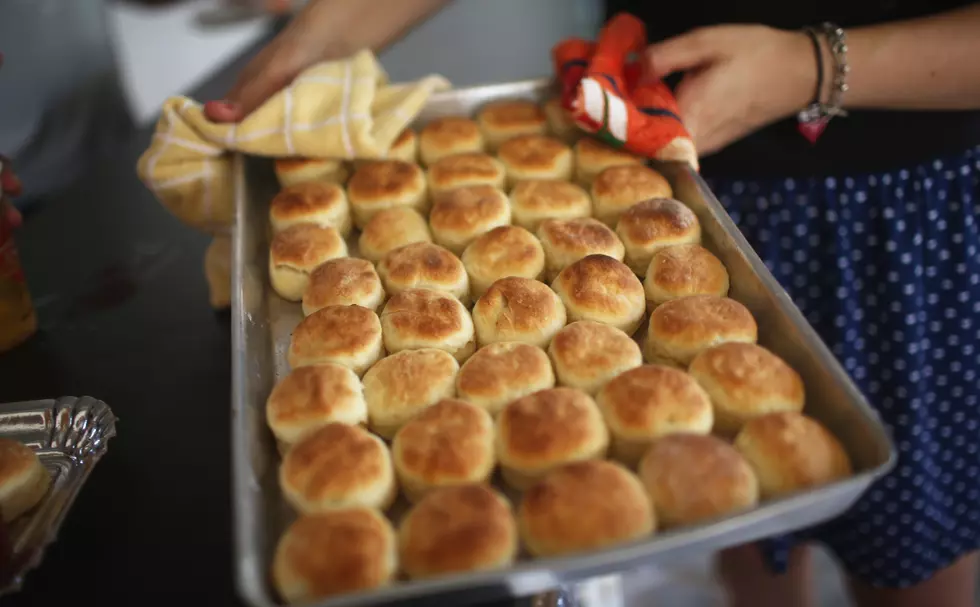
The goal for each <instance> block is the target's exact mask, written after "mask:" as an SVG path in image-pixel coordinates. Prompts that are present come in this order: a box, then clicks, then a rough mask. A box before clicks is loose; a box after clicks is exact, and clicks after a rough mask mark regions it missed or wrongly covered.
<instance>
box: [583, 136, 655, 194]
mask: <svg viewBox="0 0 980 607" xmlns="http://www.w3.org/2000/svg"><path fill="white" fill-rule="evenodd" d="M574 151H575V181H576V182H577V183H578V184H579V185H580V186H582V187H584V188H590V187H592V182H593V181H594V180H595V177H596V175H598V174H599V173H601V172H602V171H603V169H608V168H609V167H614V166H621V165H642V164H643V159H642V158H640V157H639V156H634V155H633V154H630V153H629V152H627V151H626V150H620V149H616V148H612V147H609V146H608V145H606V144H604V143H599V142H598V141H596V140H595V139H592V138H591V137H582V138H581V139H579V140H578V142H576V143H575V148H574Z"/></svg>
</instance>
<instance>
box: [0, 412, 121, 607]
mask: <svg viewBox="0 0 980 607" xmlns="http://www.w3.org/2000/svg"><path fill="white" fill-rule="evenodd" d="M115 435H116V418H115V416H113V414H112V411H111V410H110V409H109V407H108V405H106V404H105V403H104V402H102V401H100V400H95V399H94V398H91V397H88V396H83V397H81V398H75V397H73V396H67V397H64V398H59V399H58V400H34V401H25V402H19V403H8V404H3V405H0V437H3V438H10V439H13V440H16V441H19V442H21V443H24V444H25V445H27V446H28V447H30V448H31V449H34V450H35V451H36V452H37V455H38V457H39V458H40V459H41V463H42V464H44V467H45V468H46V469H47V470H48V473H50V474H51V488H50V489H49V490H48V493H47V494H46V495H45V496H44V498H42V500H41V502H40V503H39V504H38V505H37V506H35V507H34V508H33V509H32V510H31V511H30V512H28V513H27V514H25V515H24V516H21V517H19V518H18V519H17V520H15V521H13V522H12V523H11V524H10V543H11V548H12V559H11V562H12V564H13V568H12V571H11V572H10V575H11V577H10V578H9V579H5V580H4V585H3V587H2V588H0V595H3V594H7V593H10V592H15V591H17V590H19V589H20V587H21V584H22V583H23V581H24V576H25V575H26V574H27V572H28V571H30V570H31V569H34V568H35V567H37V566H38V565H39V564H40V563H41V559H42V558H43V556H44V549H45V548H46V547H47V546H48V544H50V543H51V542H53V541H54V540H55V538H56V537H57V536H58V529H59V528H60V527H61V522H62V521H63V520H64V519H65V515H67V514H68V510H69V509H70V508H71V505H72V503H73V502H74V501H75V498H76V497H77V496H78V492H79V491H81V489H82V485H84V484H85V480H86V479H88V475H89V473H91V472H92V468H94V467H95V464H97V463H98V461H99V459H100V458H101V457H102V455H103V454H104V453H105V451H106V448H107V446H108V442H109V439H110V438H112V437H113V436H115Z"/></svg>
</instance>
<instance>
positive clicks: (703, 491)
mask: <svg viewBox="0 0 980 607" xmlns="http://www.w3.org/2000/svg"><path fill="white" fill-rule="evenodd" d="M639 476H640V481H641V482H642V483H643V486H644V487H645V488H646V491H647V495H649V496H650V501H651V502H652V503H653V509H654V511H655V513H656V516H657V522H658V523H660V526H661V527H662V528H664V529H669V528H672V527H681V526H684V525H694V524H697V523H701V522H704V521H708V520H711V519H715V518H718V517H721V516H725V515H728V514H733V513H735V512H741V511H743V510H748V509H749V508H752V507H753V506H755V505H756V503H757V502H758V501H759V481H758V480H756V478H755V472H753V471H752V468H751V467H750V466H749V465H748V463H747V462H746V461H745V459H744V458H743V457H742V456H741V455H740V454H739V452H738V451H736V450H735V449H734V448H733V447H732V446H731V445H729V444H728V443H726V442H725V441H723V440H721V439H718V438H715V437H713V436H703V435H696V434H672V435H670V436H665V437H663V438H661V439H659V440H657V441H656V442H655V443H653V446H652V447H651V448H650V450H649V451H647V452H646V455H644V456H643V461H641V462H640V473H639Z"/></svg>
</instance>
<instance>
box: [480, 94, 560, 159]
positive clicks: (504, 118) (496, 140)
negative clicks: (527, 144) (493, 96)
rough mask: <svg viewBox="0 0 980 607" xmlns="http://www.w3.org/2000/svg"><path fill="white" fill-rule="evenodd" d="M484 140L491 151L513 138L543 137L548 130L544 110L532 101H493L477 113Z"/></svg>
mask: <svg viewBox="0 0 980 607" xmlns="http://www.w3.org/2000/svg"><path fill="white" fill-rule="evenodd" d="M476 121H477V123H478V124H479V125H480V131H481V132H482V133H483V139H484V141H486V143H487V148H488V149H490V150H491V151H493V150H496V149H497V148H499V147H500V144H502V143H503V142H505V141H507V140H508V139H510V138H511V137H517V136H518V135H543V134H544V133H545V132H546V131H547V130H548V123H547V120H546V118H545V116H544V110H542V109H541V107H539V106H538V104H536V103H534V102H531V101H524V100H520V99H518V100H512V101H493V102H490V103H488V104H486V105H485V106H483V108H482V109H481V110H480V111H479V112H478V113H477V115H476Z"/></svg>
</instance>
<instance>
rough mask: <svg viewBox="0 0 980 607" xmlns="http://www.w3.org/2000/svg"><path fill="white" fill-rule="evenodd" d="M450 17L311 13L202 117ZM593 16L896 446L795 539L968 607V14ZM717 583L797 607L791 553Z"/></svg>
mask: <svg viewBox="0 0 980 607" xmlns="http://www.w3.org/2000/svg"><path fill="white" fill-rule="evenodd" d="M444 4H446V0H411V1H409V0H376V1H374V2H359V1H357V0H312V1H311V2H309V3H308V4H307V5H306V6H305V7H304V8H303V9H302V10H301V11H300V12H299V13H298V15H297V16H296V17H295V18H294V19H293V21H292V22H291V24H290V25H289V26H288V27H287V28H286V29H285V30H284V31H283V32H282V33H281V34H280V35H279V36H278V37H276V38H275V39H274V41H273V42H272V43H271V44H270V45H269V46H267V47H266V48H265V49H263V50H262V51H261V52H260V53H259V54H258V56H257V57H256V58H255V59H254V60H253V61H252V62H251V63H250V64H249V65H248V67H247V68H246V69H245V70H244V72H243V73H242V75H241V78H240V79H239V82H238V84H237V85H236V86H235V87H234V88H233V89H232V90H231V91H230V92H229V93H228V95H227V97H226V98H225V99H224V100H222V101H221V102H219V103H214V104H211V105H209V106H208V111H209V115H210V117H211V118H212V119H213V120H216V121H226V122H234V121H238V120H240V119H241V118H243V117H244V116H246V115H248V113H249V112H251V111H252V110H253V109H255V108H256V107H257V106H258V105H260V104H261V103H262V102H263V101H264V100H265V99H266V98H268V97H269V96H270V95H271V94H272V93H274V92H275V91H277V90H278V89H280V88H281V87H283V86H284V85H286V84H287V83H289V82H290V81H291V79H292V78H293V77H295V76H296V75H297V74H298V73H299V72H300V71H301V70H302V69H303V68H305V67H307V66H309V65H310V64H313V63H315V62H318V61H322V60H326V59H333V58H339V57H342V56H345V55H348V54H350V53H351V52H352V51H354V50H356V49H359V48H364V47H369V48H373V49H379V48H381V47H383V46H384V45H386V44H387V43H389V42H390V41H392V40H393V39H395V38H396V37H397V36H398V35H399V34H400V33H401V32H402V31H404V30H405V29H406V28H408V27H410V26H411V25H412V24H414V23H416V22H418V21H420V20H421V19H423V18H425V17H426V16H427V15H429V14H430V13H432V12H433V11H435V10H437V9H438V8H440V7H441V6H443V5H444ZM607 8H608V10H609V14H610V15H611V14H613V13H615V12H618V11H621V10H625V11H629V12H632V13H634V14H636V15H637V16H639V17H641V18H643V19H644V20H645V21H646V23H647V26H648V31H649V32H650V34H651V36H652V37H653V38H654V39H655V40H657V42H656V43H654V44H653V45H652V46H651V47H650V48H649V50H648V53H647V60H648V61H647V64H648V72H649V77H654V78H660V77H666V76H671V75H680V79H679V83H678V84H677V87H676V89H675V92H676V96H677V102H678V105H679V107H680V109H681V113H682V116H683V118H684V120H685V123H686V125H687V127H688V128H689V130H690V131H691V133H692V135H693V137H694V139H695V141H696V143H697V147H698V149H699V151H700V153H701V154H702V155H703V156H704V160H703V164H702V171H703V173H704V175H705V176H706V177H707V178H708V179H709V181H710V183H711V184H712V187H713V190H714V191H715V193H716V194H717V195H718V196H719V198H720V200H721V201H722V203H723V204H724V205H725V206H726V207H727V209H728V211H729V213H730V214H731V215H732V217H733V219H735V221H736V222H737V223H738V224H739V226H740V228H741V229H742V230H743V231H744V233H745V234H746V236H747V237H748V238H749V240H750V242H752V244H753V246H754V247H755V248H756V250H757V251H758V252H759V254H760V255H761V256H762V257H763V259H764V260H765V262H766V264H767V265H768V266H769V268H770V269H771V270H772V271H773V273H774V274H775V275H776V277H777V278H778V279H779V280H780V281H781V283H782V284H783V285H784V286H785V288H786V289H787V290H788V291H789V292H790V293H791V295H792V296H793V298H794V299H795V301H796V303H797V305H798V306H799V307H800V308H801V310H803V312H804V313H805V314H806V316H807V318H808V319H809V320H810V322H811V323H812V324H813V325H814V326H815V327H816V328H817V329H818V331H819V332H820V334H821V335H822V336H823V339H824V340H825V341H826V342H827V343H828V344H829V345H830V346H831V348H832V350H833V352H834V353H835V355H836V356H837V357H838V358H839V359H840V360H841V361H842V363H843V364H844V366H845V367H846V368H847V370H848V372H849V373H850V374H851V376H852V377H853V378H854V380H855V381H856V382H857V383H858V385H859V386H860V387H861V388H862V389H863V391H864V392H865V394H866V395H867V397H868V400H869V401H870V402H871V403H872V405H874V406H875V407H876V409H877V410H878V412H879V413H880V414H881V417H882V419H883V420H884V421H885V423H886V424H887V425H888V427H889V428H890V430H891V432H892V433H893V437H894V440H895V444H896V445H897V447H898V451H899V458H898V464H897V466H896V468H895V469H894V471H893V472H892V473H891V474H889V475H888V476H886V477H885V478H884V479H882V480H881V481H880V482H878V483H876V484H875V485H874V486H873V487H872V488H871V489H870V491H869V492H868V493H867V494H866V495H865V496H864V497H863V498H862V499H861V500H860V501H859V502H858V503H857V504H856V505H855V506H854V507H853V508H852V509H851V510H850V511H848V512H847V513H846V514H844V515H843V516H841V517H840V518H838V519H837V520H834V521H832V522H830V523H828V524H826V525H822V526H820V527H819V528H816V529H813V530H809V531H807V532H805V533H803V534H800V537H799V538H798V539H800V540H808V539H812V540H817V541H821V542H824V543H825V544H827V545H828V546H829V547H830V548H831V549H832V550H833V551H834V553H835V554H836V555H837V557H838V558H839V560H840V561H841V562H842V564H843V566H844V568H845V570H846V571H847V573H848V575H849V580H850V587H851V590H852V594H853V596H854V598H855V599H856V601H857V602H858V604H860V605H888V606H889V607H902V606H906V605H908V606H923V607H924V606H927V605H928V606H929V607H959V606H962V607H966V606H968V605H973V604H974V602H973V601H974V589H975V585H976V580H977V566H978V560H977V550H978V548H980V492H978V485H980V481H978V479H980V451H978V444H977V443H978V441H977V438H978V436H980V426H978V424H980V402H978V399H980V255H978V248H980V229H978V221H980V203H978V197H980V111H978V110H980V62H978V61H977V58H978V57H980V4H971V3H968V2H963V1H959V2H957V1H955V0H947V1H942V2H922V1H912V0H907V1H906V0H890V1H880V2H879V1H874V2H844V1H843V0H828V1H827V2H822V3H815V4H814V3H809V4H807V3H804V4H800V3H783V4H781V5H777V4H772V3H768V2H761V1H755V2H740V3H738V4H737V7H736V4H735V3H731V2H710V1H707V0H691V1H688V2H684V3H681V4H673V5H671V6H670V9H669V10H666V9H664V8H663V5H662V4H660V3H653V2H640V1H632V2H631V1H625V0H610V1H609V2H607ZM516 17H517V16H515V18H516ZM825 21H830V22H833V23H834V24H836V26H831V27H829V28H826V29H825V28H824V27H823V26H822V24H823V23H824V22H825ZM837 26H839V27H840V28H842V32H843V33H844V34H845V35H846V40H844V39H842V38H841V36H840V35H839V32H838V28H837ZM806 27H811V28H813V30H812V31H811V32H810V33H807V32H805V31H804V28H806ZM505 35H506V34H505V33H504V32H502V33H501V38H502V39H503V38H504V37H505ZM845 65H846V67H844V66H845ZM675 77H676V76H675ZM818 89H819V90H818ZM806 108H816V109H817V110H818V111H816V112H815V113H814V115H810V116H806V115H804V116H800V117H799V119H798V114H799V113H800V112H801V110H804V109H806ZM821 110H822V111H821ZM838 110H846V111H847V112H850V116H849V117H846V118H845V117H838V118H835V119H834V120H832V121H831V122H830V123H829V124H827V123H826V118H827V117H828V115H827V114H829V115H831V116H833V115H837V114H838V113H839V112H838ZM815 118H816V119H818V120H814V119H815ZM824 127H826V128H824ZM813 140H815V142H813ZM719 569H720V573H721V577H722V579H723V580H724V581H725V582H726V585H727V587H728V589H729V593H730V595H731V599H732V603H733V604H734V605H752V606H755V607H765V606H769V605H772V606H774V607H786V606H791V605H792V606H805V605H810V604H812V600H813V593H812V592H811V588H809V587H808V583H809V573H808V556H807V552H806V550H805V548H804V547H803V544H802V543H798V544H795V547H794V545H793V544H792V543H790V542H789V539H788V538H781V539H778V540H776V539H774V540H769V541H766V542H762V543H759V544H756V545H751V546H743V547H739V548H734V549H731V550H727V551H724V552H723V553H722V554H721V555H720V558H719Z"/></svg>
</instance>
